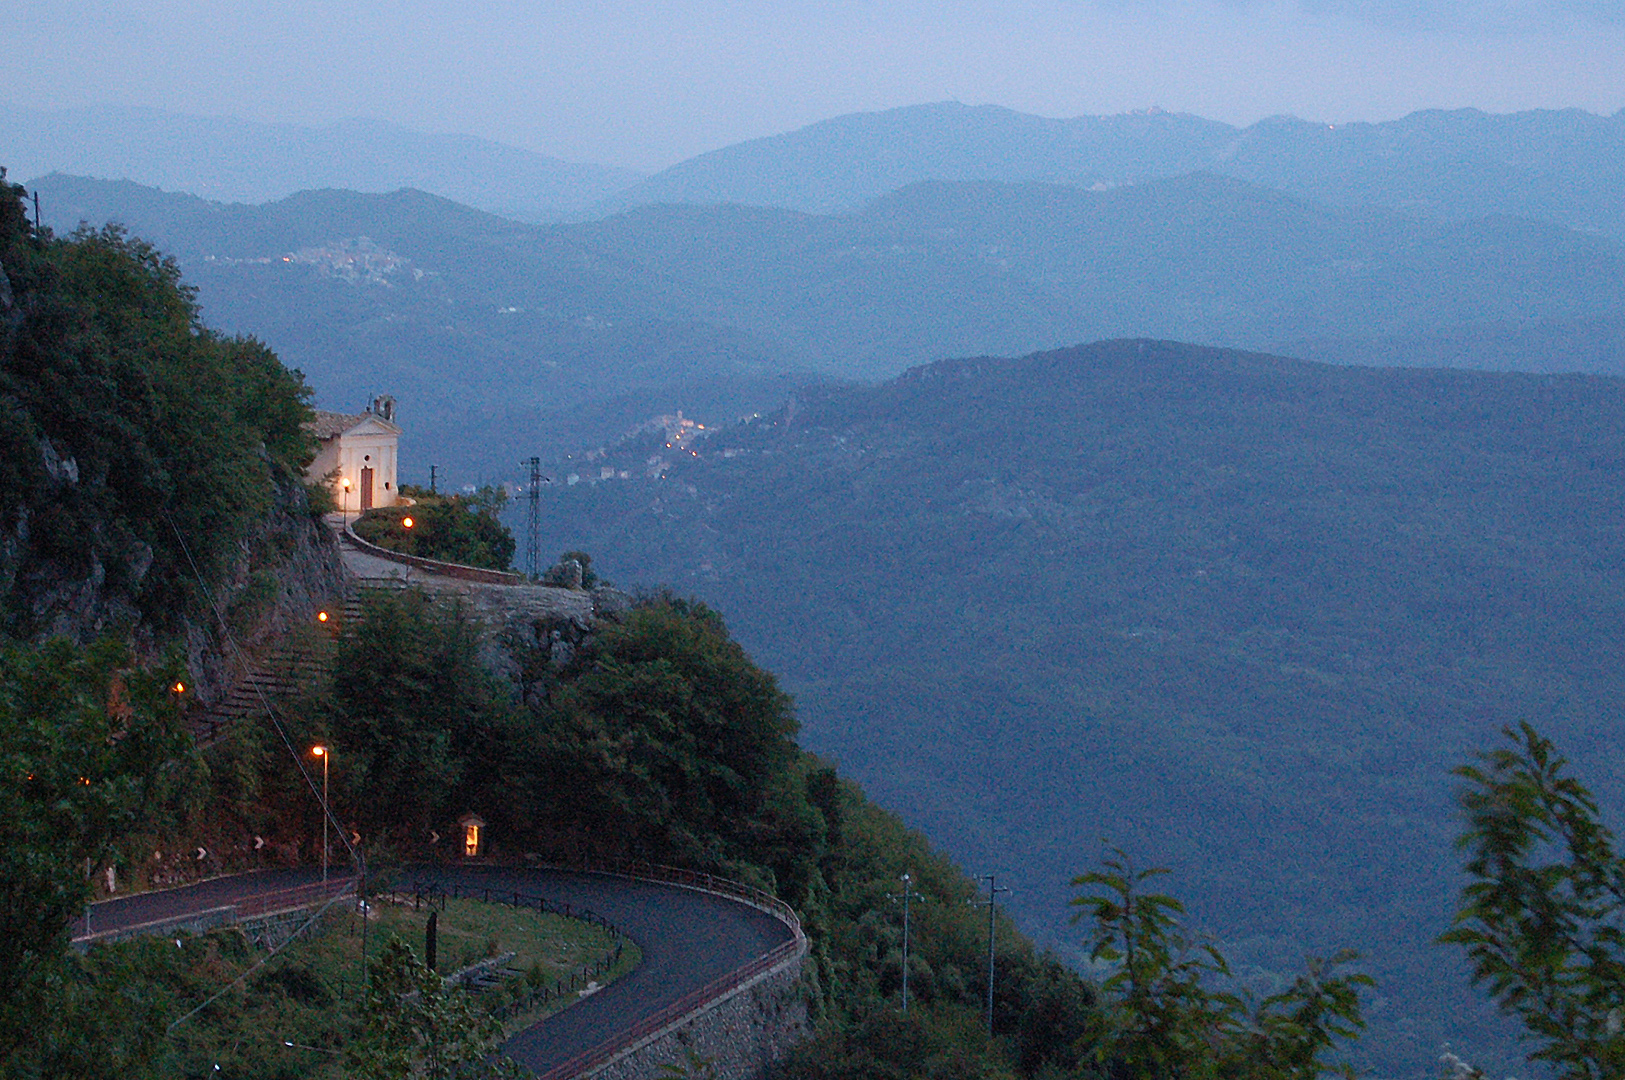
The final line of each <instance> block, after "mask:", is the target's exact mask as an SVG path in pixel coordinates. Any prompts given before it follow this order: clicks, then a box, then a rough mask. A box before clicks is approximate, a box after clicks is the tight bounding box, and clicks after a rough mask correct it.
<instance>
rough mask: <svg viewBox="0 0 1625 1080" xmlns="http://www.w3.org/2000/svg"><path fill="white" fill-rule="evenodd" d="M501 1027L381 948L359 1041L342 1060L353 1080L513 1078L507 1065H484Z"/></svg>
mask: <svg viewBox="0 0 1625 1080" xmlns="http://www.w3.org/2000/svg"><path fill="white" fill-rule="evenodd" d="M501 1037H502V1024H501V1023H500V1022H498V1020H497V1019H496V1018H495V1017H494V1016H492V1015H491V1014H490V1013H488V1012H486V1011H485V1010H484V1009H482V1008H480V1006H479V1005H478V1004H477V1003H476V1002H475V1001H474V999H473V998H471V997H470V996H469V995H468V994H467V993H465V992H464V991H462V990H460V989H457V988H455V987H448V986H447V985H446V981H445V980H444V979H442V978H441V977H440V976H438V975H436V974H435V973H434V972H432V971H430V970H429V969H428V968H427V967H425V966H424V965H423V962H422V961H420V960H419V959H418V958H417V956H416V955H415V954H414V953H413V952H412V950H411V948H410V947H409V946H408V945H407V944H406V943H405V942H403V941H401V940H400V939H398V938H393V939H391V940H390V941H388V942H387V943H386V944H385V945H384V948H383V952H382V955H381V956H380V957H379V960H378V965H377V967H376V969H375V970H374V972H373V976H372V978H371V980H370V981H369V983H368V986H367V1000H366V1004H365V1006H364V1027H363V1029H362V1032H361V1037H360V1038H359V1039H357V1040H356V1042H355V1044H354V1045H353V1046H352V1047H351V1048H350V1050H349V1052H348V1053H347V1054H346V1055H345V1065H346V1067H347V1075H349V1076H353V1077H356V1078H358V1080H419V1078H421V1080H484V1078H487V1077H489V1078H493V1080H494V1078H498V1077H517V1076H518V1075H520V1074H519V1071H518V1069H517V1068H516V1067H515V1066H514V1064H513V1062H511V1061H509V1060H508V1059H506V1058H504V1059H502V1060H501V1061H491V1060H488V1059H489V1057H490V1055H491V1052H492V1050H493V1049H494V1048H495V1046H496V1044H497V1042H498V1040H499V1039H501Z"/></svg>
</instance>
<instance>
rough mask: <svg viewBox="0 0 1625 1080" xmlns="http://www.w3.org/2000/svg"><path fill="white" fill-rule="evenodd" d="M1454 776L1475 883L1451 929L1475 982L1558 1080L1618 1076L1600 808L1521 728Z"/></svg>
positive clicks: (1617, 959)
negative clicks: (1523, 1031)
mask: <svg viewBox="0 0 1625 1080" xmlns="http://www.w3.org/2000/svg"><path fill="white" fill-rule="evenodd" d="M1504 734H1505V735H1506V738H1507V740H1508V742H1510V743H1511V745H1510V746H1507V747H1502V748H1500V749H1497V750H1492V751H1489V752H1487V753H1482V754H1480V755H1478V758H1479V761H1478V764H1476V765H1463V766H1461V767H1460V768H1458V769H1456V770H1455V775H1456V776H1458V777H1460V778H1461V779H1462V780H1463V781H1465V785H1464V787H1463V788H1462V790H1461V791H1460V793H1459V795H1458V800H1459V801H1460V803H1461V807H1462V809H1463V810H1464V811H1465V812H1466V816H1467V827H1466V829H1465V830H1464V831H1463V833H1462V835H1461V837H1460V838H1459V839H1458V841H1457V844H1458V846H1460V847H1461V848H1462V849H1463V850H1464V851H1466V852H1467V864H1466V870H1467V873H1468V874H1469V875H1470V876H1471V877H1472V879H1473V880H1472V881H1471V882H1470V883H1469V884H1468V885H1467V886H1466V887H1465V888H1464V889H1463V890H1462V897H1461V907H1460V910H1459V911H1458V912H1457V914H1456V918H1455V921H1454V924H1453V926H1452V928H1451V929H1450V930H1449V931H1448V932H1447V933H1445V934H1444V935H1442V936H1441V938H1440V940H1441V941H1445V942H1449V943H1452V944H1456V945H1461V946H1463V947H1464V948H1465V949H1466V950H1467V956H1468V959H1469V961H1470V962H1471V963H1472V966H1473V979H1474V981H1475V982H1478V983H1482V984H1485V985H1487V986H1488V987H1489V990H1490V993H1491V994H1492V995H1493V996H1494V998H1495V1000H1496V1002H1497V1003H1498V1004H1499V1005H1500V1006H1501V1008H1502V1009H1503V1010H1504V1011H1506V1012H1508V1013H1511V1014H1512V1015H1515V1016H1517V1017H1518V1018H1520V1019H1521V1020H1522V1021H1523V1024H1524V1027H1525V1028H1527V1029H1528V1031H1529V1034H1530V1035H1531V1036H1532V1037H1533V1039H1534V1040H1535V1042H1536V1043H1538V1044H1539V1045H1538V1048H1537V1049H1536V1050H1535V1051H1534V1052H1533V1053H1531V1054H1530V1055H1529V1058H1530V1060H1531V1061H1541V1062H1546V1063H1548V1064H1550V1065H1552V1066H1553V1067H1555V1068H1556V1069H1557V1071H1558V1075H1559V1076H1561V1077H1564V1078H1565V1080H1602V1078H1604V1077H1617V1076H1620V1075H1625V930H1622V921H1621V911H1622V909H1625V864H1622V863H1621V861H1620V858H1619V856H1618V854H1617V853H1616V852H1615V848H1614V838H1613V833H1612V832H1610V831H1609V830H1608V828H1606V827H1605V826H1604V825H1603V824H1602V823H1601V822H1600V821H1599V820H1598V815H1597V803H1596V800H1595V799H1594V798H1593V797H1592V795H1591V792H1590V791H1588V790H1587V789H1586V788H1585V787H1584V786H1583V785H1581V784H1580V782H1579V781H1577V780H1575V779H1574V778H1573V777H1571V776H1569V775H1567V768H1568V762H1567V761H1566V760H1564V759H1563V758H1562V757H1561V756H1560V755H1559V754H1558V753H1557V751H1556V748H1555V747H1554V746H1553V745H1552V743H1551V742H1550V741H1549V740H1547V739H1545V738H1544V737H1542V736H1541V735H1540V734H1539V733H1538V732H1536V731H1535V729H1534V728H1533V727H1531V726H1530V725H1529V724H1527V723H1525V724H1520V725H1519V726H1518V728H1517V729H1516V730H1514V729H1511V728H1508V729H1506V730H1505V732H1504Z"/></svg>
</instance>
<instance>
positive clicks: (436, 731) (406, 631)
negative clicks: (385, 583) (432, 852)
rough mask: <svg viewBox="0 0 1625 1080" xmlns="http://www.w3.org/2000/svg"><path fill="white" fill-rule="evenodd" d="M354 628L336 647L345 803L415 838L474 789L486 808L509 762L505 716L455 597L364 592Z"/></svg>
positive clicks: (335, 727) (473, 630)
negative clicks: (358, 624)
mask: <svg viewBox="0 0 1625 1080" xmlns="http://www.w3.org/2000/svg"><path fill="white" fill-rule="evenodd" d="M362 608H363V612H364V622H363V624H362V625H363V627H364V631H363V632H361V633H357V634H354V635H346V636H345V637H344V638H342V639H341V640H340V642H339V647H338V650H337V656H336V658H335V665H334V680H333V683H334V694H333V701H332V710H333V715H332V731H331V735H332V737H333V739H334V741H335V744H336V745H337V747H338V756H336V757H335V758H334V762H335V764H336V765H339V766H341V768H342V770H343V771H342V777H343V779H342V780H341V781H339V782H340V784H341V785H342V786H341V789H340V790H341V791H342V792H343V793H344V795H343V797H344V799H345V805H348V806H351V807H352V808H354V812H355V813H357V814H359V815H360V816H361V817H362V819H363V827H364V828H366V829H368V831H369V832H370V831H373V830H377V829H383V830H386V831H391V832H394V833H395V834H396V835H397V836H401V837H406V838H411V839H415V838H418V837H421V836H422V835H424V834H425V833H426V832H427V830H429V829H431V828H433V827H434V826H435V824H436V823H437V822H439V821H440V820H441V817H442V815H443V814H444V813H446V812H448V811H449V812H452V813H455V812H456V811H457V810H458V809H468V808H469V806H468V805H459V800H462V801H463V802H464V803H466V802H467V800H469V799H473V798H476V797H478V796H479V795H481V794H482V793H488V794H489V795H490V796H491V798H490V801H489V802H487V803H486V806H485V808H484V810H483V812H485V813H493V812H497V810H498V804H500V803H503V802H507V801H511V799H506V798H503V797H502V796H501V792H502V791H503V789H504V788H505V787H506V786H507V781H508V778H507V777H505V776H504V775H503V770H504V769H505V768H507V767H510V766H515V765H517V764H518V762H516V761H514V760H512V759H513V755H512V754H509V753H507V752H506V751H507V750H508V747H509V739H510V735H511V731H510V729H511V726H512V723H513V720H514V716H515V709H514V708H513V705H512V702H511V701H510V699H509V695H508V691H507V689H506V688H505V687H504V686H503V685H502V684H501V683H500V682H499V681H498V680H497V679H496V678H494V677H493V676H492V675H491V674H490V672H488V671H487V670H486V669H485V668H484V667H483V666H482V665H481V662H480V655H479V650H480V642H481V633H482V630H481V625H480V622H479V621H478V619H477V618H476V617H475V616H474V614H473V613H472V612H471V611H469V610H468V609H467V608H466V607H465V606H463V604H462V603H461V602H460V601H457V600H455V599H449V600H435V599H434V598H432V597H430V596H429V595H427V594H425V593H423V592H421V591H418V590H406V591H404V592H401V593H399V594H390V593H387V592H383V591H375V592H372V593H369V594H368V595H367V596H366V597H364V599H363V601H362Z"/></svg>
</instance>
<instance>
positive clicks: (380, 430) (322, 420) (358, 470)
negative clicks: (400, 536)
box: [305, 394, 401, 513]
mask: <svg viewBox="0 0 1625 1080" xmlns="http://www.w3.org/2000/svg"><path fill="white" fill-rule="evenodd" d="M306 430H308V431H309V432H310V433H311V434H312V435H314V436H316V440H317V443H318V445H319V448H318V449H317V451H316V459H315V460H314V461H312V462H311V463H310V466H309V467H308V468H307V469H306V470H305V476H306V478H307V479H311V480H320V479H323V478H326V477H328V476H331V477H332V478H333V479H332V483H333V500H334V501H335V502H337V503H338V504H339V508H340V509H342V510H344V511H345V512H346V513H354V512H357V511H361V510H371V509H372V508H373V507H375V506H393V505H395V500H396V499H397V498H398V497H399V487H400V485H399V483H398V482H397V480H396V477H395V446H396V442H397V441H398V440H399V439H400V436H401V429H400V428H399V427H397V426H396V424H395V399H394V398H392V397H389V396H388V395H387V394H380V395H379V396H378V397H375V398H373V399H372V404H370V405H368V406H367V408H366V411H365V412H361V413H356V414H350V413H336V412H323V411H322V410H320V409H318V410H316V414H315V418H314V419H313V420H312V421H311V422H310V423H309V424H307V425H306Z"/></svg>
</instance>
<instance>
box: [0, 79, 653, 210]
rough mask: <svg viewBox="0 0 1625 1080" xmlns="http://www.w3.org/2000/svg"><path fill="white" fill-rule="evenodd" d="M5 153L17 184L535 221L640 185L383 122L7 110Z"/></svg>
mask: <svg viewBox="0 0 1625 1080" xmlns="http://www.w3.org/2000/svg"><path fill="white" fill-rule="evenodd" d="M0 157H3V160H0V164H3V165H5V166H6V167H7V168H8V169H9V170H10V171H11V179H12V180H14V181H19V180H24V179H27V178H29V177H32V176H38V175H41V174H43V173H47V172H66V173H73V174H77V175H82V176H96V177H102V178H105V179H109V180H131V181H135V182H137V183H140V184H144V185H147V186H149V187H159V188H164V189H166V190H169V191H181V192H186V193H188V194H192V195H198V196H201V197H203V198H207V199H210V200H213V201H215V202H225V203H263V202H270V201H272V200H275V199H282V198H286V197H287V196H289V195H291V194H293V193H295V192H298V191H307V190H312V189H320V188H344V189H348V190H352V191H371V192H387V191H395V190H397V189H399V188H403V187H416V188H423V189H425V190H428V191H434V192H437V193H439V194H441V195H444V196H446V197H447V198H451V199H456V200H458V201H460V202H464V203H467V204H468V205H470V206H477V207H480V208H481V209H484V210H489V211H491V212H493V213H499V214H506V215H508V216H509V217H515V218H519V219H522V220H527V221H551V220H555V219H558V218H562V217H567V216H569V215H571V214H575V213H579V212H581V211H583V210H585V209H587V208H588V207H590V206H591V205H592V204H593V203H595V202H597V201H599V200H600V199H603V198H604V197H606V196H608V195H610V194H612V193H614V192H616V191H619V190H622V189H624V188H625V187H627V186H628V185H629V184H632V183H635V182H636V181H637V180H639V179H641V174H639V173H636V172H633V171H632V170H630V169H620V168H614V167H611V166H605V165H591V164H578V163H574V162H567V161H560V160H558V159H557V158H551V157H547V156H545V155H542V154H535V153H531V152H530V151H528V150H519V149H516V148H514V147H512V146H504V145H503V144H501V143H496V142H491V141H490V140H487V139H477V138H474V137H473V136H469V135H429V134H424V133H422V132H418V131H412V130H410V129H408V128H403V127H401V126H399V125H397V124H390V123H385V122H383V121H379V120H343V121H340V122H339V123H336V124H328V125H326V126H324V127H308V126H303V125H299V124H266V123H256V122H253V121H247V120H238V119H234V118H231V117H214V116H185V115H180V114H176V113H169V112H163V111H161V110H157V109H136V108H118V107H113V106H102V107H98V108H84V109H60V110H47V109H30V108H23V107H18V106H10V105H7V106H0Z"/></svg>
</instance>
